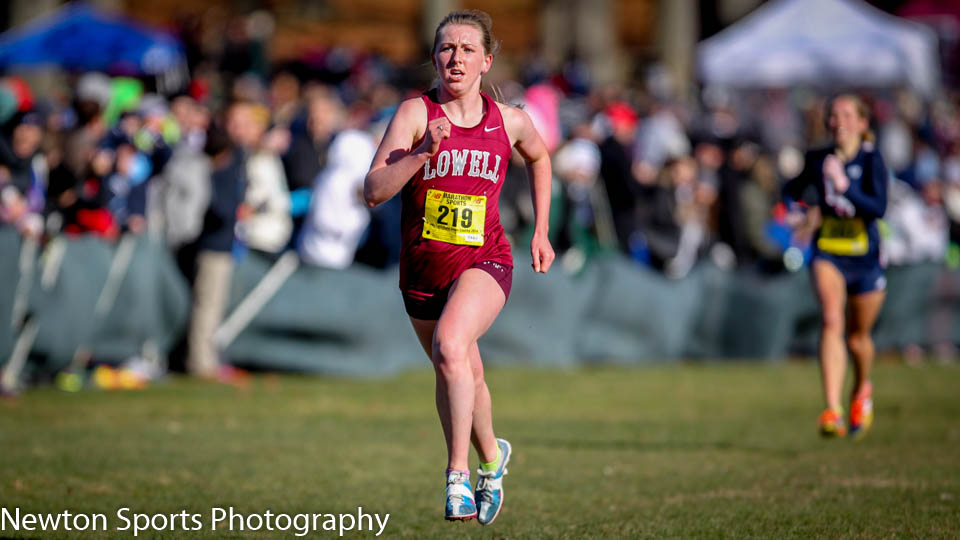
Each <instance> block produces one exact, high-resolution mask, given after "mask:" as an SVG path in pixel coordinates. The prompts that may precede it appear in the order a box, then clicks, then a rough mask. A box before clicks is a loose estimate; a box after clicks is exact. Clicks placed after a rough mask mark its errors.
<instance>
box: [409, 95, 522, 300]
mask: <svg viewBox="0 0 960 540" xmlns="http://www.w3.org/2000/svg"><path fill="white" fill-rule="evenodd" d="M481 96H482V97H483V102H484V109H485V112H484V115H483V119H482V120H481V121H480V123H479V124H477V125H476V126H473V127H469V128H463V127H459V126H456V125H454V124H453V122H451V123H450V124H451V128H450V137H449V138H448V139H444V140H442V141H441V142H440V148H439V150H438V151H437V153H436V154H434V155H433V156H432V157H431V158H430V160H429V161H427V163H426V164H425V165H424V167H422V168H421V169H420V170H419V171H418V172H417V174H416V175H415V176H414V177H413V178H411V179H410V181H409V182H407V184H406V185H405V186H404V187H403V190H402V191H401V195H400V196H401V201H402V202H403V217H402V227H403V248H402V251H401V252H400V289H401V290H402V291H404V295H410V296H414V297H415V296H421V295H426V296H432V295H434V294H436V293H437V292H438V291H442V290H443V289H444V288H446V287H448V286H449V285H450V284H451V283H453V281H454V280H456V279H457V278H458V277H459V276H460V274H461V273H463V271H464V270H466V269H468V268H470V267H471V266H473V265H474V264H477V263H480V262H483V261H490V262H492V263H497V264H501V265H505V266H508V267H512V266H513V257H512V256H511V253H510V243H509V242H508V241H507V238H506V236H505V235H504V233H503V226H502V225H500V206H499V200H500V190H501V189H502V188H503V181H504V178H505V177H506V172H507V163H508V161H509V159H510V154H511V147H510V139H509V138H508V136H507V133H506V127H505V126H504V124H503V117H502V116H501V114H500V108H499V107H498V106H497V104H496V102H494V101H493V99H491V98H490V96H488V95H486V94H481ZM423 102H424V104H425V105H426V106H427V121H428V122H429V121H430V120H433V119H434V118H440V117H446V114H445V113H444V112H443V109H442V108H441V107H440V104H439V103H437V101H436V90H432V91H430V92H428V93H426V94H424V95H423ZM422 141H423V138H421V139H420V141H417V143H416V144H414V148H416V147H417V146H419V145H420V143H421V142H422ZM428 190H439V191H443V192H446V193H455V194H463V195H483V196H485V197H486V198H487V199H486V219H485V220H484V234H483V245H482V246H470V245H457V244H453V243H448V242H443V241H439V240H432V239H429V238H424V237H423V232H424V216H425V211H426V205H425V202H426V197H427V191H428ZM444 294H445V293H444Z"/></svg>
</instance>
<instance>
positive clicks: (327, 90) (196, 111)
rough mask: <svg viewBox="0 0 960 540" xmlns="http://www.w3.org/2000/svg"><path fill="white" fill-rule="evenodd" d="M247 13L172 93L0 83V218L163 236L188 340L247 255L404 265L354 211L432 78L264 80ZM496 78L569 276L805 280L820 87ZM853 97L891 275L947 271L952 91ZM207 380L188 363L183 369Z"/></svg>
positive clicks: (340, 51)
mask: <svg viewBox="0 0 960 540" xmlns="http://www.w3.org/2000/svg"><path fill="white" fill-rule="evenodd" d="M257 16H258V15H255V16H252V17H248V18H246V19H244V18H237V19H235V20H231V21H230V22H228V23H227V25H226V29H225V30H226V31H225V32H224V33H223V34H222V38H221V39H212V38H211V36H210V30H209V28H207V27H206V26H205V25H204V23H203V20H202V19H196V20H194V19H188V20H184V21H182V22H181V24H180V33H181V38H182V40H183V42H184V44H185V47H186V52H187V59H188V63H189V71H190V79H189V81H188V83H187V84H186V85H185V86H184V87H183V88H181V89H179V90H178V91H177V92H175V93H159V92H157V91H156V85H155V84H154V83H153V82H152V81H150V80H149V79H138V78H130V77H109V76H108V75H106V74H102V73H83V74H70V75H69V80H70V87H69V91H63V92H57V93H55V94H50V95H38V94H36V93H35V92H34V91H32V90H31V88H30V87H29V85H27V84H26V83H25V82H24V81H23V80H22V79H20V78H18V77H14V76H7V77H5V78H4V79H2V81H0V122H2V126H3V129H2V134H0V192H2V202H0V222H2V223H3V226H8V227H17V228H18V229H19V230H20V231H21V232H22V234H24V235H26V236H29V237H32V238H38V239H41V238H49V237H50V236H52V235H58V234H66V235H83V234H87V235H97V236H100V237H103V238H105V239H110V240H113V239H117V238H119V237H121V236H122V235H124V234H133V235H138V234H151V235H154V236H155V237H156V238H158V239H162V241H164V242H166V243H167V245H169V247H170V249H171V250H172V252H174V253H175V254H176V257H177V260H178V262H179V263H180V264H181V267H182V269H183V270H184V273H185V274H186V275H187V276H188V277H189V279H191V280H192V282H193V283H194V287H195V296H196V297H197V298H198V301H199V303H200V305H199V306H195V312H194V319H195V320H196V321H201V322H200V323H199V326H195V327H194V328H193V329H192V330H191V333H193V332H194V331H196V337H195V338H194V337H193V336H192V337H191V340H192V341H193V340H196V343H200V342H201V341H202V340H203V339H204V336H209V335H210V334H211V332H212V329H213V328H215V326H216V324H217V323H218V321H219V319H220V317H221V316H222V313H221V311H222V309H223V308H222V305H223V304H224V303H225V301H226V300H225V295H226V294H227V289H226V288H225V285H223V284H224V283H228V282H229V278H230V272H231V269H232V267H233V265H234V263H235V261H236V260H238V259H239V258H241V257H243V256H244V253H246V252H248V251H256V252H259V253H261V254H264V255H265V256H267V257H277V256H278V255H279V254H280V253H282V252H285V251H287V250H296V252H297V253H298V254H299V256H300V257H301V259H302V261H304V262H305V263H308V264H312V265H319V266H325V267H331V268H345V267H347V266H349V265H351V264H353V263H354V262H359V263H363V264H369V265H372V266H376V267H388V266H390V265H391V264H393V263H395V262H396V261H397V259H398V257H399V250H400V234H399V222H400V217H399V216H400V210H399V201H398V200H393V201H390V202H389V203H387V204H385V205H383V206H381V207H378V208H376V209H373V210H370V209H368V208H367V207H366V206H365V205H364V204H363V201H362V195H361V192H362V184H363V179H364V175H365V173H366V171H367V168H368V166H369V164H370V161H371V159H372V156H373V153H374V151H375V149H376V146H377V144H378V141H379V137H380V136H381V135H382V133H383V131H384V129H385V127H386V124H387V122H389V119H390V117H391V115H392V113H393V111H394V110H395V108H396V106H397V104H398V103H399V102H400V101H401V100H402V99H404V98H407V97H411V96H415V95H418V94H419V92H421V91H423V90H425V89H426V87H427V86H428V85H429V84H430V77H431V76H432V74H430V73H429V72H426V73H425V72H424V66H423V65H414V66H399V65H395V64H392V63H391V62H389V61H387V60H386V59H384V58H383V57H381V56H379V55H377V54H375V53H372V52H365V51H356V50H351V49H348V48H332V49H327V50H323V51H318V52H312V53H310V54H305V55H304V57H303V58H301V59H299V60H297V61H294V62H285V63H282V64H274V65H272V64H271V63H270V62H269V60H268V59H269V55H268V54H267V47H266V43H267V38H268V37H269V35H268V30H267V31H263V30H262V28H261V27H263V26H266V27H269V24H263V21H258V20H257V19H256V17H257ZM218 35H219V34H218ZM503 64H504V65H503V66H502V67H501V68H500V69H498V70H497V71H496V72H495V73H496V75H495V76H490V77H488V79H490V80H488V81H486V88H485V90H486V91H487V92H489V93H491V94H494V95H495V97H496V98H497V99H500V100H501V101H505V102H507V103H511V104H516V105H518V106H522V107H523V108H524V109H525V110H526V111H527V112H528V113H529V114H530V115H531V117H532V118H533V120H534V122H535V124H536V125H537V127H538V129H539V130H540V132H541V134H542V136H543V138H544V141H545V142H546V144H547V146H548V148H549V149H550V151H551V153H552V156H553V170H554V176H555V182H554V193H553V205H552V209H551V213H552V215H551V235H552V237H553V238H552V240H553V242H554V246H555V248H557V251H558V254H559V255H560V256H561V261H562V263H563V267H564V268H565V269H566V270H567V271H571V272H576V271H578V270H579V269H580V268H582V267H584V265H585V264H587V262H588V261H589V260H590V258H591V257H593V256H595V255H596V254H598V253H602V252H615V251H619V252H621V253H623V254H625V255H626V256H628V257H630V258H632V259H633V260H635V261H637V263H638V264H643V265H649V266H651V267H653V268H656V269H657V270H659V271H662V272H664V273H665V274H666V275H667V276H670V277H674V278H680V277H682V276H684V275H685V274H686V273H687V272H689V271H690V269H691V268H693V267H694V265H695V264H696V263H697V262H698V261H700V260H703V259H705V258H708V259H710V260H712V261H713V263H714V264H716V265H718V266H720V267H722V268H727V269H734V268H737V269H751V270H755V271H760V272H765V273H777V272H781V271H784V270H785V269H789V270H796V269H798V268H799V267H801V266H802V258H800V259H796V258H794V259H791V257H789V256H787V257H785V253H786V254H789V253H790V252H791V251H790V249H789V248H791V247H796V248H798V249H799V250H800V252H802V251H803V250H804V249H805V248H806V244H805V242H809V233H810V230H809V225H804V223H807V222H806V221H804V220H798V219H796V218H795V216H791V215H790V214H789V213H788V212H787V211H786V209H785V207H784V206H783V205H782V203H781V202H780V197H779V190H780V186H781V185H782V183H783V182H784V181H785V180H787V179H790V178H792V177H793V176H795V175H796V174H798V173H799V172H800V169H801V168H802V166H803V152H804V150H805V149H807V148H811V147H813V146H816V145H819V144H824V143H826V142H827V140H826V130H825V127H824V113H823V109H824V104H825V101H826V99H827V97H828V96H829V92H830V91H832V90H833V89H827V90H813V89H800V88H798V89H765V90H754V91H730V90H725V89H722V88H703V89H700V90H698V91H697V92H696V93H695V94H694V95H689V94H690V93H689V92H682V91H681V90H680V88H678V87H677V85H676V84H674V82H673V81H672V80H671V78H670V76H669V75H668V73H667V71H666V70H665V69H663V68H662V67H661V66H658V65H655V64H654V65H651V66H648V67H647V68H646V69H645V70H642V71H639V73H641V75H640V76H638V77H636V78H635V80H633V81H632V82H631V83H629V84H626V85H622V86H610V85H604V86H601V85H596V84H594V83H593V82H592V81H591V79H590V76H589V70H588V69H587V66H585V65H583V64H582V63H581V62H579V61H578V60H577V58H576V57H575V56H573V55H571V57H570V58H569V59H568V60H567V61H566V62H565V63H564V64H563V65H562V66H560V67H559V68H557V69H550V68H548V67H547V65H546V63H545V62H544V61H543V60H542V58H540V57H539V56H537V55H536V54H532V53H531V54H530V55H529V56H527V57H526V58H517V59H512V61H511V62H504V63H503ZM427 70H429V67H427ZM854 90H856V89H854ZM864 94H865V95H866V97H867V99H868V101H869V102H870V104H871V108H872V111H873V126H874V130H875V131H876V134H877V136H878V142H879V146H880V149H881V151H882V154H883V156H884V158H885V160H886V162H887V164H888V167H889V169H890V171H891V173H892V175H891V178H890V182H891V183H892V188H891V190H890V201H889V207H888V210H887V215H886V219H885V228H884V237H885V241H886V250H885V251H886V253H887V254H888V256H889V259H890V262H891V263H893V264H907V263H914V262H920V261H946V262H949V263H950V264H952V265H958V264H960V251H958V248H957V247H956V246H957V243H958V242H960V142H958V141H960V92H957V90H956V89H949V88H947V89H943V90H942V91H941V93H940V94H938V95H936V96H932V97H926V98H921V97H920V96H918V95H916V94H914V93H912V92H911V91H909V90H906V89H885V90H882V91H881V90H872V91H869V92H864ZM502 197H503V198H502V200H501V207H502V210H501V214H502V219H503V222H504V226H505V228H506V229H507V231H508V232H509V234H510V236H511V238H512V240H513V241H514V242H516V243H519V242H523V241H525V238H526V235H527V234H529V231H530V228H531V224H532V223H533V216H532V211H533V210H532V208H533V207H532V204H531V203H530V198H529V188H528V184H527V182H526V178H525V173H524V170H523V167H522V165H521V164H520V162H519V161H517V162H516V163H514V164H512V166H511V168H510V170H509V172H508V180H507V184H506V186H505V188H504V192H503V196H502ZM804 227H808V229H807V230H804ZM951 242H952V244H951ZM217 306H220V307H217ZM204 321H205V322H204ZM198 348H200V347H199V346H198ZM212 354H213V352H212V351H211V352H210V353H209V355H212ZM209 355H207V356H209ZM211 365H212V364H210V360H209V358H200V357H198V358H197V359H195V360H194V366H193V369H195V370H196V371H198V372H204V371H205V370H209V369H212V368H211Z"/></svg>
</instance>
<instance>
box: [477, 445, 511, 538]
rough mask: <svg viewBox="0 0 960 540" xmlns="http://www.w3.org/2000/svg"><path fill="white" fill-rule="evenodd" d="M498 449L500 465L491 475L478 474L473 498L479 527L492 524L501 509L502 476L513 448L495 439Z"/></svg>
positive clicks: (505, 472)
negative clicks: (476, 507) (475, 503)
mask: <svg viewBox="0 0 960 540" xmlns="http://www.w3.org/2000/svg"><path fill="white" fill-rule="evenodd" d="M497 446H498V447H499V448H500V464H499V465H498V466H497V470H495V471H493V472H491V473H485V472H482V471H481V472H479V479H478V480H477V491H476V493H475V498H476V501H477V504H478V507H479V508H478V515H477V521H479V522H480V524H481V525H489V524H491V523H493V521H494V520H495V519H497V516H499V515H500V510H501V509H502V508H503V476H504V475H505V474H507V463H508V462H509V461H510V454H511V453H512V452H513V448H512V447H511V446H510V443H509V442H507V441H506V440H504V439H497Z"/></svg>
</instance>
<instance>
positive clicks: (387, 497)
mask: <svg viewBox="0 0 960 540" xmlns="http://www.w3.org/2000/svg"><path fill="white" fill-rule="evenodd" d="M488 381H489V383H490V386H491V389H492V393H493V399H494V407H495V411H494V418H495V421H496V424H495V425H496V428H497V431H498V434H500V435H501V436H504V437H507V438H509V439H510V440H511V441H512V443H513V445H514V449H515V451H514V458H513V460H512V461H511V464H510V474H509V476H507V479H506V481H505V488H506V506H505V509H504V511H503V513H502V514H501V516H500V518H499V519H498V520H497V522H496V523H495V524H494V525H493V526H491V527H486V528H481V527H480V526H478V525H477V524H476V522H469V523H466V524H460V523H446V522H444V521H443V519H442V489H443V485H442V483H443V467H444V464H445V463H444V451H443V438H442V435H441V432H440V427H439V423H438V421H437V420H436V416H435V412H434V409H433V375H432V373H431V372H428V371H423V372H416V373H409V374H405V375H403V376H400V377H397V378H392V379H389V380H378V381H353V380H349V381H348V380H330V379H322V378H306V377H273V376H265V377H255V378H254V379H253V380H252V381H251V384H250V386H249V387H248V388H246V389H236V388H231V387H224V386H214V385H210V384H204V383H199V382H194V381H188V380H183V379H174V380H171V381H169V382H167V383H164V384H160V385H157V386H154V387H152V388H150V389H148V390H145V391H139V392H129V393H108V392H97V391H86V392H82V393H79V394H66V393H62V392H59V391H56V390H54V389H37V390H33V391H30V392H28V393H27V394H25V395H24V396H22V397H21V398H20V399H19V400H17V401H12V402H2V403H0V506H3V507H6V508H8V509H12V508H14V507H19V508H21V510H22V511H23V512H31V513H40V512H60V511H62V510H64V509H68V510H70V511H71V512H80V513H102V514H106V515H107V517H108V518H109V520H110V521H109V527H110V528H111V529H114V528H116V527H119V526H121V525H122V523H121V522H120V521H119V520H118V519H117V518H116V510H117V509H118V508H120V507H130V508H131V509H132V512H142V513H150V514H153V513H160V512H164V513H179V512H180V511H181V510H187V512H188V513H194V512H195V513H199V514H201V515H202V516H203V518H202V519H203V523H204V527H205V528H204V530H201V531H192V532H189V531H188V532H183V531H174V532H170V531H164V532H162V533H157V532H154V533H141V534H140V535H139V536H138V538H212V537H220V538H249V537H252V538H285V537H293V533H292V532H287V533H280V532H273V533H270V532H266V531H261V532H259V533H251V532H249V531H247V532H244V533H241V532H237V531H234V532H228V531H224V530H222V529H221V530H218V531H217V532H212V531H210V530H209V526H210V516H209V513H210V509H211V508H213V507H215V506H219V507H226V506H230V505H233V506H234V507H235V508H236V510H237V511H238V512H245V513H263V512H264V510H266V509H270V510H272V511H273V512H284V513H289V514H294V513H297V512H308V513H337V512H344V513H354V514H355V513H356V511H357V507H360V506H362V507H363V509H364V511H365V512H371V513H372V512H379V513H381V514H382V513H387V512H388V513H389V514H390V518H389V521H388V523H387V526H386V529H385V531H384V534H383V537H390V538H395V537H404V538H430V537H462V536H466V535H469V536H476V537H489V538H564V537H565V538H600V537H607V538H615V537H627V538H636V537H678V538H744V537H762V538H783V537H798V538H809V537H863V538H877V537H900V538H903V537H907V538H917V537H937V538H958V537H960V369H958V368H956V367H940V366H925V367H921V368H907V367H902V366H900V365H892V364H885V365H881V366H879V367H878V369H877V371H876V375H875V378H874V381H875V388H876V391H875V394H876V402H877V405H876V410H877V421H876V424H875V426H874V430H873V431H872V432H871V433H870V435H869V436H868V437H867V438H866V439H865V440H863V441H859V442H853V441H850V440H832V441H824V440H821V439H820V438H819V437H818V436H817V434H816V431H815V420H816V416H817V414H818V413H819V412H820V404H821V400H820V393H819V389H818V373H817V370H816V369H815V367H814V365H813V364H812V363H804V364H797V363H790V364H783V365H775V366H766V365H745V364H707V365H686V366H682V367H656V368H643V369H606V368H605V369H597V370H581V371H574V372H556V371H532V370H518V369H501V370H491V371H490V372H488ZM473 461H476V459H475V458H474V459H473ZM331 536H338V533H337V532H332V533H331V532H330V531H323V530H319V531H316V532H311V533H310V534H309V535H307V536H306V538H316V537H331ZM347 536H354V537H356V536H360V535H359V533H356V532H348V533H347ZM363 536H368V537H371V536H373V534H370V533H367V534H365V535H363ZM48 537H58V538H101V537H113V538H131V537H132V532H131V531H125V532H117V531H112V532H111V533H110V534H108V535H104V534H103V533H102V532H98V533H93V532H87V533H74V534H70V533H65V532H63V531H60V532H58V533H56V534H50V533H47V534H44V533H42V532H39V531H36V532H24V531H20V532H16V531H11V530H10V528H7V530H6V531H0V538H48Z"/></svg>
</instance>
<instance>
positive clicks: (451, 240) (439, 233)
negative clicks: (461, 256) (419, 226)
mask: <svg viewBox="0 0 960 540" xmlns="http://www.w3.org/2000/svg"><path fill="white" fill-rule="evenodd" d="M486 219H487V198H486V197H485V196H483V195H463V194H461V193H447V192H445V191H440V190H439V189H428V190H427V200H426V202H425V203H424V216H423V221H424V223H423V237H424V238H427V239H430V240H439V241H440V242H447V243H448V244H458V245H461V246H482V245H483V227H484V223H485V222H486Z"/></svg>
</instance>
